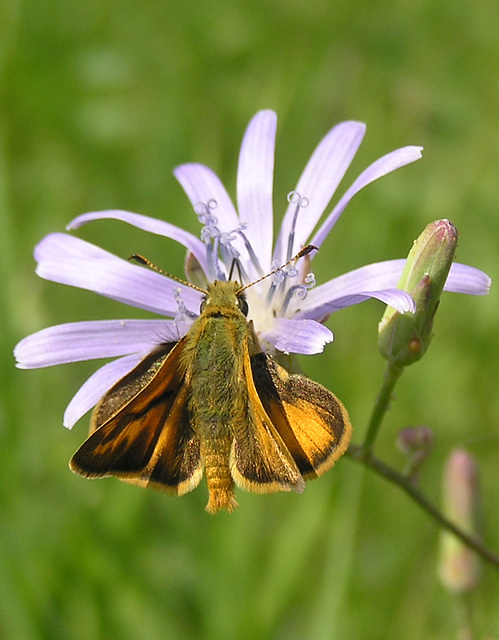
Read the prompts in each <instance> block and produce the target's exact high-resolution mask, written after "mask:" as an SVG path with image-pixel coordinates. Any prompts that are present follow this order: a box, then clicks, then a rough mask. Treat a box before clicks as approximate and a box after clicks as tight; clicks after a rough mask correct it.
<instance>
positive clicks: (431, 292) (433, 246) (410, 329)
mask: <svg viewBox="0 0 499 640" xmlns="http://www.w3.org/2000/svg"><path fill="white" fill-rule="evenodd" d="M457 238H458V232H457V229H456V227H455V226H454V225H453V224H452V222H450V221H449V220H437V221H436V222H433V223H431V224H429V225H428V226H427V227H426V229H425V230H424V231H423V233H422V234H421V235H420V236H419V238H418V239H417V240H416V241H415V242H414V245H413V247H412V249H411V251H410V252H409V256H408V257H407V262H406V265H405V267H404V270H403V272H402V276H401V277H400V281H399V283H398V288H399V289H402V290H404V291H407V292H408V293H409V294H410V295H411V296H412V298H413V300H414V302H415V303H416V311H415V312H414V313H410V312H408V313H404V314H401V313H399V312H398V311H396V310H395V309H393V308H392V307H387V308H386V310H385V313H384V314H383V317H382V318H381V322H380V324H379V329H378V333H379V338H378V346H379V350H380V352H381V355H382V356H383V357H385V358H386V359H387V360H389V361H390V363H392V364H395V365H398V366H400V367H406V366H407V365H409V364H412V363H413V362H417V361H418V360H419V359H420V358H422V357H423V355H424V354H425V353H426V350H427V348H428V345H429V343H430V340H431V337H432V327H433V318H434V316H435V313H436V311H437V308H438V304H439V301H440V296H441V294H442V291H443V288H444V285H445V281H446V280H447V276H448V274H449V270H450V268H451V265H452V261H453V259H454V253H455V251H456V246H457Z"/></svg>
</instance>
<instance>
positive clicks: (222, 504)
mask: <svg viewBox="0 0 499 640" xmlns="http://www.w3.org/2000/svg"><path fill="white" fill-rule="evenodd" d="M234 315H235V317H234ZM241 319H242V320H243V324H242V323H241V322H240V320H241ZM245 325H246V320H245V319H244V318H238V317H237V314H231V313H228V314H213V315H208V316H207V317H206V316H205V317H204V318H203V319H202V321H199V325H198V326H197V327H193V328H194V331H192V332H191V335H193V340H192V343H191V344H189V343H187V344H186V350H185V353H184V357H185V364H186V375H187V379H188V380H189V390H190V392H189V404H188V408H189V418H190V423H191V425H192V428H193V430H194V431H195V433H196V434H197V435H198V436H199V440H200V444H201V458H202V461H203V463H204V468H205V474H206V482H207V485H208V490H209V494H210V497H209V502H208V505H207V507H206V510H207V511H208V512H209V513H216V512H217V511H219V510H220V509H227V510H228V511H233V510H234V508H235V507H236V506H237V503H236V500H235V497H234V481H233V479H232V476H231V472H230V465H229V458H230V451H231V447H232V442H233V439H234V428H233V425H234V424H235V423H236V422H237V423H241V422H243V421H244V420H246V413H247V407H248V395H247V388H246V384H245V377H244V371H243V364H242V363H243V349H244V341H245V339H246V336H247V329H246V326H245Z"/></svg>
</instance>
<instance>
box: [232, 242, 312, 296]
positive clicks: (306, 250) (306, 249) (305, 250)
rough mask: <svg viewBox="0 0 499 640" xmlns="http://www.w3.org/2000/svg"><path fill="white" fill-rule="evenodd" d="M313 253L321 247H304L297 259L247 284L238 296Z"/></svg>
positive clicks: (292, 259)
mask: <svg viewBox="0 0 499 640" xmlns="http://www.w3.org/2000/svg"><path fill="white" fill-rule="evenodd" d="M311 251H319V247H315V246H314V245H313V244H307V245H306V246H305V247H303V249H301V251H298V253H297V254H296V255H295V257H294V258H291V260H288V261H287V262H285V263H284V264H283V265H281V266H280V267H277V269H274V270H273V271H271V272H270V273H267V275H265V276H262V277H261V278H258V280H255V281H254V282H250V283H249V284H247V285H245V286H244V287H242V288H241V289H239V291H238V292H237V293H238V295H239V294H240V293H241V292H242V291H244V290H245V289H248V288H249V287H252V286H253V285H254V284H258V283H259V282H261V281H262V280H265V279H266V278H268V277H269V276H273V275H274V274H275V273H277V272H278V271H281V269H284V268H285V267H287V266H288V265H289V264H291V263H292V262H296V260H299V259H300V258H303V257H304V256H307V255H308V254H309V253H310V252H311Z"/></svg>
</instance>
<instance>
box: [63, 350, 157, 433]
mask: <svg viewBox="0 0 499 640" xmlns="http://www.w3.org/2000/svg"><path fill="white" fill-rule="evenodd" d="M146 355H147V354H145V353H142V354H140V353H135V354H133V355H129V356H125V357H124V358H118V359H117V360H113V361H112V362H108V363H107V364H105V365H104V366H102V367H100V369H97V371H96V372H95V373H93V374H92V375H91V376H90V378H88V380H87V381H86V382H85V383H84V384H83V385H82V386H81V387H80V388H79V390H78V391H77V392H76V394H75V395H74V396H73V398H72V400H71V402H70V403H69V404H68V406H67V407H66V411H65V412H64V419H63V424H64V426H65V427H66V428H67V429H71V428H72V427H73V425H74V424H75V423H76V422H78V420H79V419H80V418H81V417H82V416H83V415H84V414H85V413H87V411H89V410H90V409H91V408H92V407H93V406H95V405H96V404H97V402H99V400H100V399H101V398H102V396H103V395H104V394H105V393H106V392H107V391H108V390H109V389H111V388H112V387H113V386H114V385H115V384H116V383H117V382H118V380H121V378H123V377H124V376H125V375H126V374H127V373H128V372H129V371H131V370H132V369H133V368H134V367H136V366H137V365H138V364H139V362H140V361H141V360H142V359H143V358H144V357H145V356H146Z"/></svg>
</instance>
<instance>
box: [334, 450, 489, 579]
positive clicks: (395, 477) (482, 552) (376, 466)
mask: <svg viewBox="0 0 499 640" xmlns="http://www.w3.org/2000/svg"><path fill="white" fill-rule="evenodd" d="M346 455H348V457H349V458H351V459H352V460H355V461H356V462H360V463H361V464H363V465H364V466H366V467H368V468H369V469H372V470H373V471H375V472H376V473H377V474H378V475H380V476H382V477H383V478H386V479H387V480H388V481H389V482H391V483H392V484H395V485H396V486H398V487H399V488H400V489H402V491H404V492H405V493H406V494H407V495H408V496H409V497H410V498H412V499H413V500H414V501H415V502H416V503H417V504H419V506H420V507H421V508H422V509H424V511H426V513H428V514H429V515H430V516H431V517H432V518H433V519H434V520H436V522H437V523H438V524H439V525H440V526H441V527H442V528H443V529H447V531H450V532H451V533H453V534H454V535H455V536H457V537H458V538H459V539H460V540H461V541H462V542H464V544H466V545H467V546H468V547H471V548H472V549H473V550H474V551H476V553H477V554H478V555H479V556H481V557H482V558H483V559H484V560H486V561H487V562H490V563H491V564H493V565H495V566H496V567H497V568H499V556H498V555H497V554H496V553H494V552H493V551H491V550H490V549H488V548H487V547H485V546H484V545H483V544H482V543H481V542H480V541H479V540H477V539H476V538H474V537H472V536H470V535H469V534H467V533H466V532H465V531H463V530H462V529H460V528H459V527H457V526H456V525H455V524H453V523H452V522H451V521H450V520H447V518H446V517H445V516H444V515H443V514H442V513H441V512H440V511H439V510H438V509H437V507H435V505H434V504H432V503H431V502H430V501H429V500H428V499H427V498H426V497H425V496H424V495H423V494H422V493H421V491H420V490H419V489H418V488H417V487H415V486H414V485H413V484H412V483H411V482H410V480H409V479H408V478H406V477H405V476H404V475H402V474H401V473H399V472H398V471H396V470H395V469H393V468H392V467H390V466H389V465H387V464H386V463H385V462H383V461H382V460H379V459H378V458H376V457H375V456H373V455H372V453H370V452H369V451H366V450H365V449H364V448H363V447H359V446H356V445H350V448H349V449H348V451H347V453H346Z"/></svg>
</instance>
